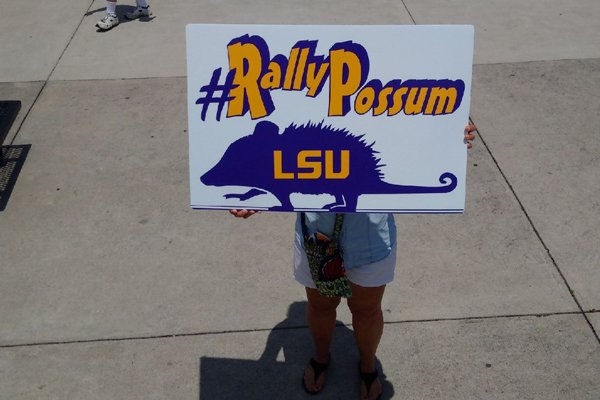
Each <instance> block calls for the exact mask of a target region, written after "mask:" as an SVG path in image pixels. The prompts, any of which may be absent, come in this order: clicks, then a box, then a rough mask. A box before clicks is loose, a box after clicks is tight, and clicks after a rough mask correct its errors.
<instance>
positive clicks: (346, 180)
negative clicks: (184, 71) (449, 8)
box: [187, 25, 473, 213]
mask: <svg viewBox="0 0 600 400" xmlns="http://www.w3.org/2000/svg"><path fill="white" fill-rule="evenodd" d="M472 59H473V27H472V26H460V25H441V26H425V25H423V26H301V25H293V26H275V25H188V26H187V61H188V119H189V146H190V147H189V152H190V153H189V154H190V192H191V206H192V207H193V208H198V209H232V208H245V209H255V210H279V211H298V210H302V211H308V210H310V211H335V212H395V213H460V212H462V211H463V210H464V202H465V190H466V185H465V183H466V182H465V176H466V145H465V143H464V140H463V134H464V132H463V129H464V126H465V125H466V123H467V122H468V116H469V103H470V88H471V73H472Z"/></svg>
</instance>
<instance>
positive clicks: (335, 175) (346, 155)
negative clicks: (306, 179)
mask: <svg viewBox="0 0 600 400" xmlns="http://www.w3.org/2000/svg"><path fill="white" fill-rule="evenodd" d="M341 155H342V161H341V165H340V171H339V172H334V171H333V150H325V179H346V178H347V177H348V176H349V175H350V150H342V151H341Z"/></svg>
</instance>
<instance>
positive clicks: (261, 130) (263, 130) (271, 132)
mask: <svg viewBox="0 0 600 400" xmlns="http://www.w3.org/2000/svg"><path fill="white" fill-rule="evenodd" d="M278 134H279V127H278V126H277V125H275V124H274V123H272V122H270V121H260V122H259V123H258V124H256V126H255V127H254V133H253V135H255V136H277V135H278Z"/></svg>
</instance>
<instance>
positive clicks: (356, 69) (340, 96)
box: [329, 49, 362, 116]
mask: <svg viewBox="0 0 600 400" xmlns="http://www.w3.org/2000/svg"><path fill="white" fill-rule="evenodd" d="M329 62H330V74H329V75H330V76H329V116H342V115H345V114H346V113H347V112H348V111H349V110H348V109H346V107H345V104H344V98H345V97H348V96H351V95H352V94H354V93H355V92H356V91H357V90H358V88H359V86H360V84H361V82H360V80H361V71H362V66H361V65H360V59H359V58H358V56H357V55H356V54H354V53H353V52H351V51H346V50H343V49H340V50H332V51H330V52H329ZM344 70H346V71H347V72H348V77H347V79H346V81H345V82H344ZM348 107H349V105H348Z"/></svg>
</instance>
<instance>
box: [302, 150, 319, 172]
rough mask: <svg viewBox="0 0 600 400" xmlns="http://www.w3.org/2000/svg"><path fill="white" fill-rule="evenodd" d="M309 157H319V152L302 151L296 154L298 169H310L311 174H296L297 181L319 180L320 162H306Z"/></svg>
mask: <svg viewBox="0 0 600 400" xmlns="http://www.w3.org/2000/svg"><path fill="white" fill-rule="evenodd" d="M309 157H321V150H302V151H301V152H300V153H298V168H307V169H312V172H298V179H319V178H320V177H321V161H308V160H307V158H309Z"/></svg>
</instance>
